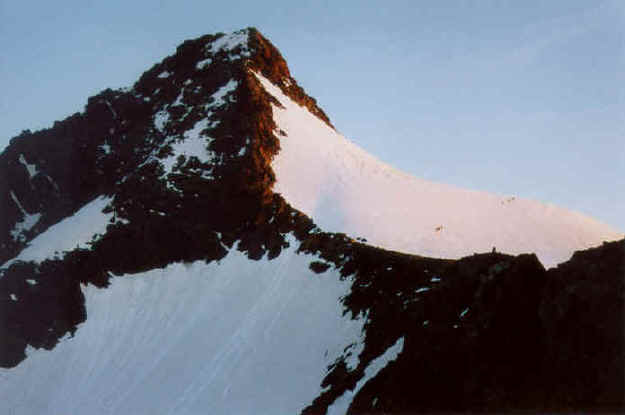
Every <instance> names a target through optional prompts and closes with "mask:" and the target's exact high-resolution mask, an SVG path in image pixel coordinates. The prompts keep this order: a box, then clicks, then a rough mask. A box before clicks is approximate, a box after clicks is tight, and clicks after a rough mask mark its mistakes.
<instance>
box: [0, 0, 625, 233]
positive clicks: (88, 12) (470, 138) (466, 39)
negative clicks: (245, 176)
mask: <svg viewBox="0 0 625 415" xmlns="http://www.w3.org/2000/svg"><path fill="white" fill-rule="evenodd" d="M248 26H254V27H256V28H258V29H259V30H260V31H261V32H262V33H263V34H264V35H265V36H266V37H267V38H269V39H270V40H271V41H272V43H274V44H275V45H276V46H277V47H278V48H279V49H280V51H281V52H282V54H283V55H284V57H285V58H286V60H287V62H288V64H289V67H290V69H291V73H292V75H293V77H294V78H296V79H297V80H298V83H299V84H300V85H302V86H303V87H304V88H305V89H306V91H307V92H308V93H309V94H310V95H311V96H313V97H315V98H316V99H317V101H318V102H319V104H320V106H321V107H322V108H323V109H324V110H325V111H326V113H327V114H328V115H329V117H330V119H331V120H332V122H333V123H334V125H335V126H336V128H337V130H339V131H340V132H341V133H342V134H344V135H345V136H346V137H348V138H349V139H351V140H353V141H354V142H356V143H357V144H358V145H360V146H361V147H363V148H365V149H366V150H367V151H369V152H370V153H372V154H374V155H375V156H377V157H378V158H380V159H382V160H384V161H385V162H387V163H389V164H392V165H394V166H395V167H398V168H400V169H402V170H404V171H407V172H409V173H411V174H413V175H415V176H418V177H423V178H425V179H428V180H432V181H437V182H445V183H451V184H455V185H458V186H461V187H467V188H471V189H479V190H485V191H489V192H493V193H497V194H501V195H515V196H519V197H525V198H530V199H534V200H539V201H542V202H546V203H552V204H556V205H559V206H563V207H566V208H569V209H572V210H576V211H579V212H582V213H585V214H587V215H590V216H592V217H594V218H596V219H598V220H600V221H602V222H604V223H608V224H610V225H612V226H613V227H615V228H616V229H619V230H621V231H625V214H623V212H625V2H622V1H620V0H608V1H592V2H589V1H586V0H584V1H577V0H551V1H536V0H526V1H516V0H509V1H496V0H483V1H471V0H465V1H451V0H450V1H445V2H439V1H415V0H410V1H401V0H395V1H388V2H381V1H366V0H361V1H349V0H343V1H340V2H336V1H314V2H313V1H298V2H293V1H271V2H256V1H238V0H229V1H224V2H212V1H206V0H205V1H183V0H178V1H173V0H172V1H154V0H151V1H144V0H137V1H133V2H127V1H123V2H122V1H119V0H109V1H106V2H101V1H89V0H81V1H76V0H67V1H62V2H41V1H33V0H22V1H19V2H16V1H9V0H0V50H1V51H2V54H1V55H0V91H1V94H0V150H1V149H3V148H4V147H5V146H6V145H7V144H8V141H9V139H10V138H11V137H13V136H15V135H17V134H19V132H20V131H22V130H23V129H27V128H28V129H31V130H33V131H34V130H37V129H40V128H46V127H49V126H51V125H52V123H53V122H54V121H55V120H59V119H63V118H64V117H66V116H69V115H71V114H73V113H75V112H79V111H82V110H83V108H84V105H85V104H86V102H87V98H88V97H89V96H91V95H94V94H96V93H98V92H99V91H101V90H103V89H105V88H120V87H126V86H130V85H132V84H133V83H134V82H135V81H136V80H137V79H138V78H139V76H140V75H141V74H142V73H143V72H144V71H146V70H147V69H149V68H150V67H151V66H152V65H153V64H154V63H156V62H158V61H160V60H162V59H163V58H164V57H165V56H167V55H170V54H172V53H173V52H174V50H175V48H176V46H177V45H178V44H180V43H181V42H182V41H184V40H185V39H191V38H195V37H198V36H200V35H203V34H206V33H215V32H229V31H234V30H238V29H241V28H244V27H248Z"/></svg>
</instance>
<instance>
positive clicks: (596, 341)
mask: <svg viewBox="0 0 625 415" xmlns="http://www.w3.org/2000/svg"><path fill="white" fill-rule="evenodd" d="M0 213H1V214H0V264H1V265H0V409H1V410H2V411H1V412H2V413H10V414H48V413H49V414H58V413H89V414H109V413H110V414H120V413H121V414H139V413H157V414H158V413H175V414H197V413H212V414H233V413H235V414H243V413H250V414H251V413H254V414H257V413H266V414H374V413H385V414H388V413H397V414H412V413H441V412H443V413H482V412H490V413H501V412H523V413H528V412H529V413H545V412H548V413H553V412H557V413H580V412H584V411H594V412H607V413H615V412H623V411H625V362H624V358H625V348H624V341H625V332H624V330H623V328H624V327H625V322H624V321H623V320H624V315H625V303H624V298H625V289H624V278H625V240H624V239H623V234H621V233H619V232H616V231H614V230H612V229H610V228H609V227H608V226H606V225H603V224H601V223H599V222H597V221H595V220H593V219H591V218H587V217H585V216H582V215H580V214H577V213H575V212H570V211H568V210H566V209H561V208H556V207H553V206H547V205H542V204H540V203H538V202H534V201H529V200H524V199H521V198H516V197H501V196H497V195H491V194H487V193H484V192H477V191H473V190H465V189H458V188H455V187H453V186H449V185H444V184H439V183H431V182H427V181H425V180H421V179H418V178H414V177H411V176H408V175H406V174H405V173H402V172H400V171H397V170H396V169H394V168H392V167H391V166H388V165H386V164H384V163H382V162H380V161H379V160H377V159H376V158H375V157H373V156H371V155H369V154H367V153H366V152H365V151H364V150H362V149H360V148H359V147H358V146H356V145H355V144H353V143H352V142H350V141H349V140H347V139H346V138H345V137H343V136H341V135H340V134H339V133H338V132H337V131H336V130H335V128H334V127H333V125H332V123H331V121H330V119H329V117H328V116H327V115H326V114H325V113H324V111H323V110H322V109H321V108H320V107H319V106H318V105H317V102H316V101H315V99H314V98H312V97H310V96H309V95H308V94H307V93H306V92H305V91H304V90H303V89H302V88H301V87H300V86H299V85H298V83H297V81H296V80H295V79H294V78H293V77H292V76H291V74H290V72H289V69H288V66H287V63H286V61H285V60H284V58H283V57H282V55H281V54H280V52H279V51H278V50H277V49H276V47H274V46H273V45H272V44H271V42H270V41H269V40H267V39H266V38H264V37H263V36H262V35H261V34H260V33H259V32H258V31H257V30H256V29H253V28H249V29H245V30H241V31H238V32H234V33H230V34H223V33H219V34H215V35H206V36H202V37H200V38H197V39H193V40H188V41H185V42H184V43H183V44H181V45H180V46H179V47H178V48H177V50H176V52H175V53H174V54H173V55H172V56H169V57H167V58H165V59H164V60H163V61H161V62H159V63H157V64H155V65H154V66H153V67H152V68H151V69H149V70H148V71H146V72H145V73H144V74H143V75H142V76H141V78H140V79H139V80H138V81H137V82H136V83H135V84H134V85H133V86H132V87H130V88H125V89H118V90H111V89H108V90H105V91H102V92H101V93H100V94H98V95H96V96H93V97H91V98H89V99H88V102H87V105H86V107H85V109H84V111H83V112H81V113H76V114H74V115H72V116H70V117H68V118H66V119H64V120H62V121H58V122H56V123H54V125H53V126H52V127H51V128H48V129H45V130H41V131H36V132H31V131H29V130H25V131H23V132H22V133H21V134H20V135H19V136H17V137H14V138H13V139H12V140H11V142H10V145H9V146H8V147H7V148H6V150H5V151H4V152H3V153H2V154H0Z"/></svg>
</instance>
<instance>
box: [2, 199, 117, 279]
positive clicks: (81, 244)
mask: <svg viewBox="0 0 625 415" xmlns="http://www.w3.org/2000/svg"><path fill="white" fill-rule="evenodd" d="M110 202H111V198H110V197H105V196H100V197H97V198H95V199H94V200H92V201H91V202H89V203H87V204H86V205H84V206H83V207H82V208H80V209H79V210H78V211H77V212H76V213H74V214H73V215H72V216H69V217H67V218H65V219H63V220H62V221H60V222H59V223H57V224H55V225H52V226H50V227H49V228H48V229H47V230H46V231H44V232H42V233H41V234H39V235H37V236H36V237H35V238H33V240H32V241H30V242H29V243H28V246H27V247H26V248H24V249H23V250H22V252H20V254H19V255H18V256H17V257H15V258H13V259H11V260H10V261H7V262H6V263H4V264H3V265H0V269H2V268H7V267H8V266H9V265H11V264H12V263H14V262H16V261H37V262H41V261H43V260H45V259H51V258H55V257H57V256H59V254H61V253H62V252H65V251H71V250H72V249H75V248H77V247H78V248H88V245H87V243H88V242H91V241H92V239H93V238H95V237H97V235H98V234H100V235H101V234H104V233H106V227H107V225H108V224H109V222H110V220H111V218H112V217H113V213H103V212H102V210H103V209H104V208H105V207H106V206H107V205H108V204H109V203H110Z"/></svg>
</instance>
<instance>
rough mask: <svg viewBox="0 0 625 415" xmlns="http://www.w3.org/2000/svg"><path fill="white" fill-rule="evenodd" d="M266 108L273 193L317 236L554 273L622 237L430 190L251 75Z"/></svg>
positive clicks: (539, 208) (474, 195)
mask: <svg viewBox="0 0 625 415" xmlns="http://www.w3.org/2000/svg"><path fill="white" fill-rule="evenodd" d="M256 76H257V78H258V79H259V80H260V82H261V83H262V85H263V87H264V88H265V90H266V91H267V92H269V93H270V94H271V95H273V96H274V97H275V98H276V99H277V100H278V101H279V102H280V103H281V104H282V108H281V107H279V106H275V105H274V106H273V116H274V121H275V122H276V124H277V129H280V130H283V131H284V132H286V136H285V137H284V136H281V137H280V147H281V150H280V152H279V153H278V155H277V156H276V157H275V159H274V161H273V164H272V167H273V169H274V171H275V173H276V177H277V183H276V184H275V186H274V190H275V191H276V192H277V193H280V194H282V196H283V197H284V198H285V199H286V200H287V201H288V202H289V203H290V204H291V205H292V206H293V207H295V208H296V209H299V210H301V211H303V212H304V213H306V214H307V215H309V216H311V217H312V218H313V220H314V221H315V222H316V223H317V224H318V225H319V226H320V227H321V228H322V229H324V230H326V231H331V232H332V231H333V232H344V233H346V234H348V235H350V236H353V237H364V238H366V239H367V240H368V242H369V243H370V244H373V245H378V246H381V247H384V248H387V249H391V250H397V251H402V252H407V253H414V254H419V255H425V256H432V257H442V258H460V257H463V256H467V255H472V254H473V253H476V252H490V251H491V250H492V249H493V247H495V248H496V249H497V251H499V252H505V253H510V254H520V253H526V252H535V253H536V254H537V256H538V258H539V259H540V261H541V262H542V263H543V264H544V265H545V266H546V267H551V266H554V265H556V264H558V263H560V262H563V261H566V260H568V259H569V258H570V256H571V255H572V253H573V252H574V251H576V250H580V249H586V248H589V247H592V246H596V245H600V244H601V243H602V242H603V241H606V240H616V239H620V238H622V237H623V234H621V233H618V232H616V231H615V230H613V229H611V228H610V227H608V226H607V225H604V224H602V223H599V222H597V221H595V220H593V219H591V218H588V217H586V216H583V215H581V214H579V213H576V212H572V211H568V210H565V209H562V208H558V207H555V206H552V205H548V204H542V203H539V202H536V201H532V200H525V199H520V198H514V197H502V196H497V195H493V194H489V193H485V192H479V191H472V190H465V189H460V188H456V187H454V186H450V185H446V184H441V183H433V182H429V181H426V180H422V179H418V178H416V177H412V176H410V175H408V174H405V173H403V172H401V171H399V170H397V169H395V168H393V167H391V166H389V165H387V164H385V163H383V162H381V161H379V160H377V159H376V158H374V157H373V156H371V155H369V154H368V153H366V152H365V151H364V150H363V149H361V148H360V147H358V146H357V145H355V144H354V143H352V142H351V141H349V140H347V139H346V138H345V137H343V136H341V135H340V134H338V133H337V132H336V131H335V130H333V129H332V128H330V127H329V126H328V125H326V124H324V123H323V122H322V121H321V120H319V119H318V118H317V117H315V116H314V115H312V114H311V113H310V112H308V111H307V110H306V109H305V108H303V107H301V106H299V105H298V104H297V103H295V102H294V101H292V100H291V99H290V98H289V97H287V96H285V95H284V94H283V93H282V91H281V90H280V89H279V88H278V87H276V86H275V85H273V84H272V83H271V82H270V81H269V80H267V79H266V78H264V77H263V76H262V75H260V74H256Z"/></svg>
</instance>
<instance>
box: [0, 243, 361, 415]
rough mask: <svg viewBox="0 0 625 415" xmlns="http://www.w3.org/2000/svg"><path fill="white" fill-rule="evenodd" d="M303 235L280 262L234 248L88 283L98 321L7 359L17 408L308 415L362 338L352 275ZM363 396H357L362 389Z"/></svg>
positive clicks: (9, 389) (3, 378)
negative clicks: (304, 413)
mask: <svg viewBox="0 0 625 415" xmlns="http://www.w3.org/2000/svg"><path fill="white" fill-rule="evenodd" d="M295 246H296V242H295V241H294V239H291V248H289V249H287V250H285V251H284V252H283V253H282V254H281V255H280V256H279V257H278V258H276V259H274V260H271V261H269V260H266V259H264V258H263V259H262V260H260V261H252V260H249V259H247V257H246V256H245V255H244V254H242V253H240V252H238V251H237V250H235V249H232V250H231V251H230V252H229V254H228V255H227V256H226V257H225V258H224V259H223V260H222V261H221V262H220V263H210V264H206V263H204V262H202V261H198V262H194V263H191V264H180V263H175V264H170V265H169V266H167V267H166V268H164V269H156V270H152V271H149V272H145V273H142V274H138V275H125V276H119V277H114V278H113V279H112V281H111V286H110V287H109V288H107V289H96V288H94V287H92V286H87V287H83V293H84V295H85V297H86V309H87V314H88V317H87V320H86V322H85V323H83V324H82V325H81V326H80V327H79V328H78V330H77V332H76V335H75V337H74V338H65V339H63V340H61V342H60V343H59V345H57V346H56V347H55V348H54V349H53V350H52V351H45V350H33V349H29V350H28V355H29V356H28V358H27V359H26V360H24V361H23V362H22V363H20V364H19V365H18V366H17V367H15V368H13V369H10V370H2V369H0V402H2V405H1V406H2V407H3V408H4V409H5V411H6V413H10V414H14V415H17V414H35V413H36V414H59V413H67V414H79V413H83V414H148V413H151V414H197V413H209V414H296V413H299V412H300V411H301V410H302V409H303V408H304V407H305V406H307V405H309V404H310V402H311V401H312V400H313V399H314V398H315V397H316V396H317V395H318V394H319V393H320V390H321V387H320V384H321V381H322V379H323V377H324V376H325V375H326V368H327V366H328V365H330V364H331V363H333V362H334V360H335V359H336V358H337V357H338V356H340V355H341V354H342V352H343V349H344V348H345V347H346V346H348V345H349V344H351V343H353V342H357V341H359V339H361V330H362V326H363V321H362V320H351V319H350V318H349V316H343V315H342V311H343V310H342V306H341V303H340V301H339V298H340V297H341V296H342V295H345V294H346V293H347V292H348V291H349V286H350V283H349V281H341V280H340V278H339V275H338V272H336V271H332V270H329V271H327V272H325V273H323V274H315V273H313V272H312V271H310V269H309V268H308V265H309V263H310V261H312V260H314V259H316V257H315V256H311V255H304V254H296V253H295ZM350 400H351V399H350Z"/></svg>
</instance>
